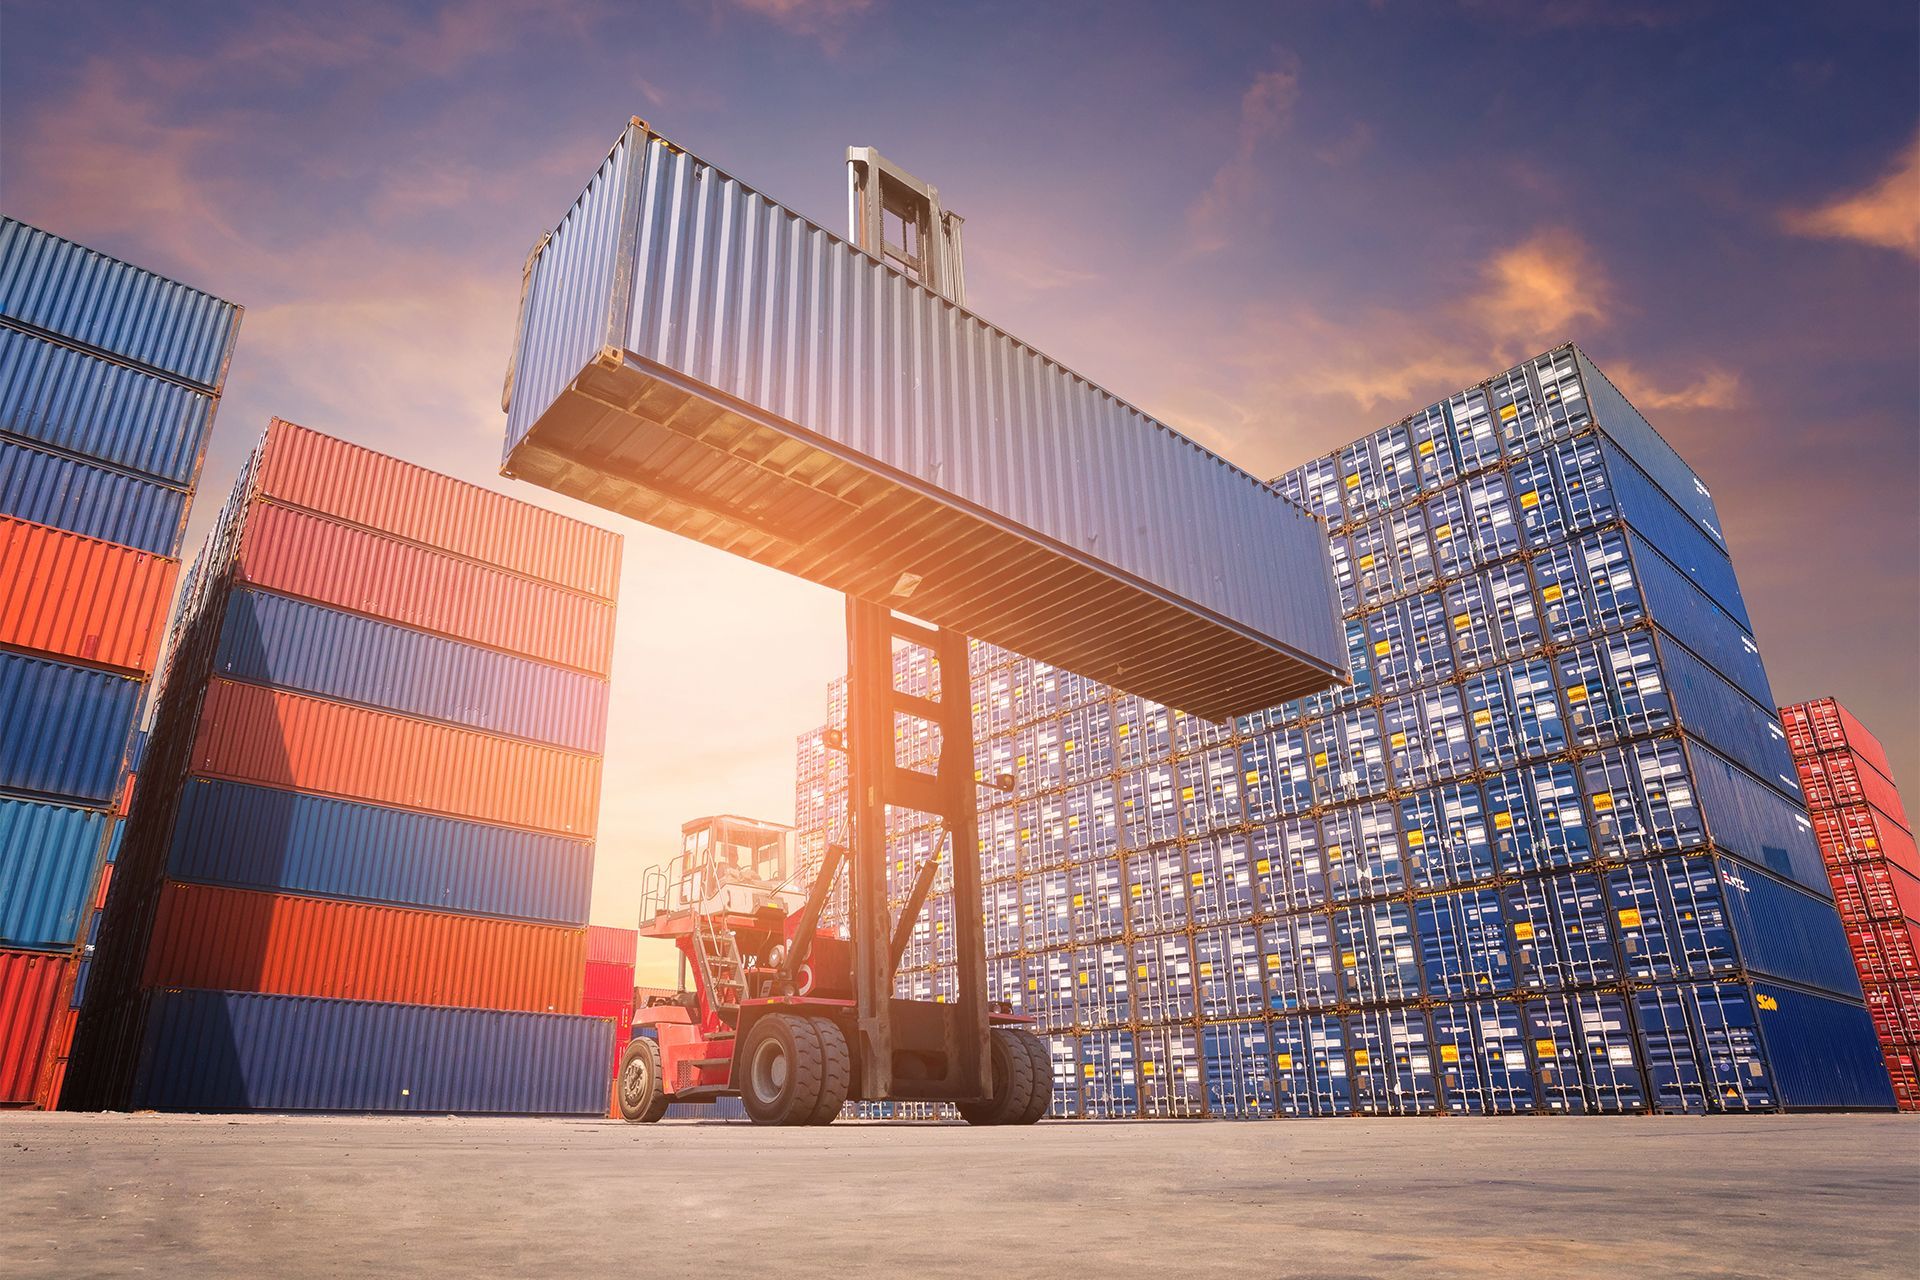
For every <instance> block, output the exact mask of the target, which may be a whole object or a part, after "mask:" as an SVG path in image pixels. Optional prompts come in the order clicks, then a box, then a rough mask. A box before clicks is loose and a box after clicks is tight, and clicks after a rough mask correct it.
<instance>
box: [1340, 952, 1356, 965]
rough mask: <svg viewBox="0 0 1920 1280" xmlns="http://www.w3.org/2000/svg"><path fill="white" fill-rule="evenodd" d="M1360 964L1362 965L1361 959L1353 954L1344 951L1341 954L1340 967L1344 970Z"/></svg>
mask: <svg viewBox="0 0 1920 1280" xmlns="http://www.w3.org/2000/svg"><path fill="white" fill-rule="evenodd" d="M1359 963H1360V957H1359V956H1357V955H1355V954H1354V953H1353V952H1351V951H1342V952H1341V953H1340V967H1341V968H1342V969H1351V968H1353V967H1354V966H1355V965H1357V964H1359Z"/></svg>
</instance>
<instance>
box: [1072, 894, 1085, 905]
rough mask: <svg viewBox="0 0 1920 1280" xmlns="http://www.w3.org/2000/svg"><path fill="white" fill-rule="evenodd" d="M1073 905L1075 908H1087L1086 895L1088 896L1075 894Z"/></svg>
mask: <svg viewBox="0 0 1920 1280" xmlns="http://www.w3.org/2000/svg"><path fill="white" fill-rule="evenodd" d="M1073 905H1074V906H1076V907H1084V906H1086V905H1087V895H1086V894H1084V893H1076V894H1074V895H1073Z"/></svg>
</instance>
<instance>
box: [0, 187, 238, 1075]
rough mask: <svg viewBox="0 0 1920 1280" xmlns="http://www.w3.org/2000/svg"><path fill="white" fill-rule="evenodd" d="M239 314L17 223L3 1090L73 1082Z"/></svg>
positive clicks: (4, 719)
mask: <svg viewBox="0 0 1920 1280" xmlns="http://www.w3.org/2000/svg"><path fill="white" fill-rule="evenodd" d="M239 324H240V308H238V307H236V306H234V305H233V304H232V303H229V302H223V301H221V300H220V299H218V298H214V297H212V296H210V295H208V294H205V293H201V292H200V291H198V290H196V289H190V288H188V287H187V286H185V285H181V284H177V283H175V282H173V281H170V280H166V279H163V278H161V277H159V276H156V275H153V274H151V273H149V272H146V271H142V270H141V269H139V268H138V267H134V266H131V265H129V264H127V263H125V262H120V261H117V260H115V259H113V258H109V257H107V256H105V255H103V254H99V253H95V252H93V251H92V250H89V249H85V248H82V247H81V246H79V245H76V244H73V243H71V242H70V241H66V240H62V239H60V238H59V237H57V236H53V235H49V234H47V233H46V232H44V231H40V230H37V229H35V228H33V227H30V226H27V225H26V224H24V223H20V222H16V221H14V220H13V219H11V218H0V1106H6V1105H31V1104H37V1105H41V1106H50V1105H52V1104H53V1103H54V1101H56V1100H57V1099H58V1097H59V1093H60V1088H61V1080H62V1076H63V1073H64V1069H65V1064H66V1057H67V1050H68V1046H69V1044H70V1043H71V1040H72V1037H73V1026H74V1018H75V1013H74V1009H75V1008H76V1007H77V1005H78V1003H79V998H80V995H81V994H82V986H81V984H82V982H83V980H84V976H85V968H84V964H85V954H86V950H87V944H86V937H85V931H84V926H85V924H86V922H87V920H88V918H89V914H90V911H91V908H92V907H93V905H94V903H95V902H96V901H97V898H98V895H99V894H100V893H101V892H103V891H104V889H105V885H104V884H103V883H102V881H103V879H104V876H105V870H104V868H103V862H104V859H105V855H106V853H107V851H108V850H109V848H110V836H111V833H112V832H113V830H114V829H115V814H116V812H117V811H118V810H119V809H120V808H121V806H122V804H123V801H124V797H125V793H126V788H125V785H124V782H123V775H124V771H125V767H126V765H127V759H128V753H129V744H130V742H131V740H132V734H133V728H134V721H135V719H136V717H137V715H138V713H139V708H140V705H141V702H142V699H143V697H144V695H145V692H146V686H147V683H148V680H149V678H150V677H151V675H152V674H153V664H154V660H155V656H156V651H157V649H158V647H159V642H160V633H161V625H162V623H163V621H164V619H165V616H166V608H167V604H168V601H169V600H170V599H171V598H172V595H173V589H174V584H175V581H176V579H177V577H178V575H179V568H180V562H179V555H180V542H181V539H182V537H183V536H184V534H185V527H186V515H187V508H188V505H189V504H190V503H191V501H192V497H193V489H194V485H195V483H196V482H197V480H198V478H199V474H200V464H201V459H202V457H203V456H204V453H205V446H206V440H207V433H208V430H209V428H210V427H211V425H212V421H213V414H214V410H215V407H216V406H217V404H218V402H219V398H220V392H221V387H222V385H223V383H224V382H225V379H226V370H227V362H228V359H229V356H230V355H231V353H232V350H233V343H234V338H235V335H236V333H237V332H238V329H239Z"/></svg>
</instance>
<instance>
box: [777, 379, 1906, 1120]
mask: <svg viewBox="0 0 1920 1280" xmlns="http://www.w3.org/2000/svg"><path fill="white" fill-rule="evenodd" d="M1276 484H1277V487H1279V488H1280V489H1281V490H1282V491H1283V492H1285V493H1286V494H1288V495H1289V496H1291V497H1293V498H1294V499H1295V500H1296V501H1298V502H1300V503H1301V504H1302V505H1304V506H1306V507H1307V508H1308V509H1309V510H1311V511H1313V512H1315V513H1316V514H1318V515H1319V516H1321V517H1322V518H1323V519H1324V520H1325V521H1326V522H1327V525H1328V527H1329V534H1330V541H1331V547H1332V555H1333V560H1334V569H1335V576H1336V579H1337V586H1338V592H1339V596H1340V599H1339V601H1338V606H1337V607H1338V608H1339V610H1340V612H1341V613H1342V615H1343V622H1342V625H1343V626H1344V628H1345V631H1346V635H1347V643H1348V651H1349V655H1350V677H1351V684H1350V685H1348V686H1346V687H1344V688H1339V689H1335V690H1333V691H1330V692H1328V693H1324V694H1319V695H1315V696H1313V697H1310V698H1306V699H1303V700H1300V701H1296V702H1293V703H1289V704H1287V705H1284V706H1279V707H1274V708H1271V709H1270V710H1268V711H1265V712H1262V713H1260V714H1257V715H1252V716H1245V717H1241V718H1240V719H1239V720H1237V721H1236V722H1234V723H1231V724H1213V723H1208V722H1205V721H1201V720H1198V719H1195V718H1193V717H1191V716H1186V715H1181V714H1177V713H1173V712H1170V711H1169V710H1168V709H1166V708H1164V707H1161V706H1158V705H1156V704H1153V703H1148V702H1144V701H1142V700H1141V699H1139V698H1136V697H1132V696H1129V695H1125V694H1121V693H1118V692H1116V691H1114V690H1112V689H1110V688H1107V687H1104V686H1102V685H1099V684H1097V683H1094V682H1092V681H1088V680H1085V679H1082V678H1080V677H1078V676H1075V675H1073V674H1071V673H1068V672H1065V671H1059V670H1055V669H1052V668H1050V667H1047V666H1045V665H1044V664H1040V663H1035V662H1032V661H1029V660H1027V659H1024V658H1021V657H1019V656H1017V655H1014V654H1011V653H1006V652H1004V651H1001V650H997V649H994V648H993V647H991V646H977V647H976V651H975V657H974V661H973V671H972V681H973V690H972V693H973V699H972V700H973V711H974V730H975V736H976V742H977V751H978V757H977V761H976V763H977V768H978V772H979V776H980V777H981V779H982V781H983V783H985V782H993V781H995V780H998V779H1000V778H1002V777H1009V776H1010V777H1011V779H1012V786H1013V790H1012V792H1011V794H1003V793H1001V792H999V791H997V790H995V789H991V788H986V789H983V790H982V791H981V793H980V795H981V810H980V843H981V849H982V863H983V866H982V878H983V880H984V881H985V889H984V895H985V899H986V900H985V902H984V904H983V905H984V908H985V915H986V922H987V940H986V941H987V953H988V980H989V987H990V994H991V995H992V996H993V997H994V998H996V999H999V1000H1002V1001H1005V1002H1006V1003H1008V1004H1010V1005H1012V1006H1013V1007H1014V1008H1015V1009H1016V1010H1017V1011H1019V1012H1021V1013H1024V1014H1026V1015H1028V1016H1030V1017H1032V1018H1034V1019H1035V1020H1036V1021H1037V1022H1038V1023H1039V1024H1040V1026H1041V1027H1042V1028H1043V1029H1044V1030H1045V1031H1046V1032H1048V1033H1049V1034H1050V1036H1051V1038H1052V1044H1053V1049H1054V1054H1055V1060H1056V1061H1055V1082H1056V1094H1055V1098H1054V1106H1053V1113H1054V1114H1055V1115H1058V1116H1091V1117H1133V1116H1186V1115H1201V1114H1211V1115H1226V1116H1275V1115H1278V1116H1337V1115H1356V1114H1442V1113H1456V1114H1503V1113H1535V1112H1537V1113H1548V1114H1565V1113H1599V1112H1636V1111H1663V1112H1685V1111H1752V1110H1772V1109H1779V1108H1833V1107H1890V1106H1891V1105H1892V1103H1893V1099H1892V1095H1891V1093H1890V1091H1889V1088H1888V1084H1887V1080H1886V1075H1885V1073H1884V1071H1883V1070H1882V1068H1881V1062H1880V1057H1879V1053H1878V1047H1877V1042H1876V1041H1875V1039H1874V1034H1873V1026H1872V1022H1871V1020H1870V1018H1869V1016H1868V1012H1867V1009H1866V1007H1865V1005H1864V1004H1863V1003H1862V996H1861V989H1860V984H1859V981H1858V979H1857V978H1856V976H1855V974H1854V972H1853V966H1852V963H1851V960H1850V958H1849V956H1848V953H1847V942H1846V937H1845V934H1844V932H1843V930H1842V928H1841V924H1840V918H1839V915H1838V914H1837V912H1836V910H1835V907H1834V904H1833V901H1832V898H1831V891H1830V889H1829V887H1828V883H1827V875H1826V871H1825V869H1824V867H1823V866H1822V863H1821V858H1820V851H1819V848H1818V845H1817V844H1816V842H1815V840H1814V838H1813V829H1812V825H1811V824H1810V822H1809V821H1808V818H1807V814H1806V811H1805V809H1804V807H1803V805H1802V802H1801V795H1800V789H1799V785H1798V782H1797V780H1796V777H1795V771H1794V768H1793V761H1792V759H1791V757H1790V755H1789V753H1788V751H1787V746H1786V740H1785V736H1784V734H1783V733H1782V731H1781V728H1780V725H1779V722H1778V720H1777V719H1776V718H1775V717H1774V715H1773V713H1772V707H1773V705H1774V704H1773V700H1772V696H1771V692H1770V690H1769V687H1768V684H1767V678H1766V673H1765V669H1764V667H1763V666H1762V664H1761V661H1760V653H1759V648H1758V645H1757V644H1756V643H1755V642H1754V639H1753V635H1752V631H1751V625H1750V622H1749V620H1748V615H1747V611H1746V607H1745V605H1744V602H1743V601H1742V599H1741V596H1740V590H1739V586H1738V583H1737V581H1736V579H1735V576H1734V571H1733V566H1732V563H1731V561H1730V559H1729V557H1728V553H1727V550H1726V546H1725V543H1724V540H1723V539H1722V537H1721V533H1720V525H1719V519H1718V516H1717V514H1716V512H1715V510H1714V506H1713V502H1712V499H1711V497H1710V495H1709V493H1708V490H1707V487H1706V486H1705V484H1703V483H1702V482H1701V481H1700V480H1699V479H1698V478H1697V477H1696V476H1695V475H1694V474H1693V472H1692V471H1691V470H1689V469H1688V468H1687V466H1686V464H1685V463H1684V462H1683V461H1682V460H1681V459H1680V458H1679V456H1678V455H1677V454H1675V453H1674V452H1673V450H1672V449H1671V448H1670V447H1669V446H1668V445H1667V444H1666V442H1665V441H1664V440H1662V439H1661V438H1660V436H1659V435H1658V434H1656V433H1655V432H1654V430H1653V428H1652V427H1651V426H1649V425H1648V424H1647V423H1646V421H1645V420H1644V419H1643V418H1641V416H1640V415H1639V414H1638V413H1637V412H1636V411H1635V410H1634V409H1633V408H1632V407H1631V406H1630V405H1629V404H1628V402H1627V401H1626V399H1625V398H1624V397H1623V396H1621V395H1620V393H1619V392H1618V391H1617V390H1615V389H1614V388H1613V386H1612V385H1611V384H1610V383H1608V382H1607V380H1606V379H1605V378H1604V377H1603V376H1602V375H1601V374H1600V373H1599V371H1598V370H1597V369H1595V368H1594V366H1593V365H1592V364H1591V363H1590V362H1589V361H1588V360H1587V359H1586V357H1585V356H1584V355H1583V354H1582V353H1580V352H1578V351H1576V350H1575V349H1574V348H1572V347H1563V348H1560V349H1558V350H1555V351H1552V352H1549V353H1547V354H1545V355H1543V356H1541V357H1539V358H1538V359H1535V360H1530V361H1528V362H1527V363H1525V364H1523V365H1520V366H1519V367H1517V368H1514V369H1511V370H1508V371H1507V372H1505V373H1503V374H1501V375H1499V376H1498V377H1495V378H1493V379H1491V380H1489V381H1487V382H1485V383H1482V384H1480V385H1479V386H1476V387H1472V388H1469V389H1467V390H1465V391H1463V392H1461V393H1460V394H1458V395H1456V396H1453V397H1451V398H1449V399H1448V400H1446V401H1443V402H1441V403H1439V404H1436V405H1433V406H1431V407H1429V408H1427V409H1425V410H1422V411H1421V412H1419V413H1416V414H1413V415H1411V416H1410V417H1408V418H1406V419H1403V420H1402V421H1400V422H1398V423H1395V424H1394V425H1392V426H1390V427H1387V428H1385V429H1384V430H1381V431H1379V432H1376V433H1375V434H1373V435H1371V436H1369V437H1367V438H1365V439H1362V440H1359V441H1356V442H1355V443H1353V444H1351V445H1349V446H1347V447H1346V448H1344V449H1341V450H1338V451H1337V452H1334V453H1332V454H1329V455H1327V456H1326V457H1323V458H1316V459H1314V460H1313V461H1311V462H1309V463H1308V464H1307V465H1305V466H1303V467H1301V468H1299V469H1298V470H1296V471H1293V472H1291V473H1289V474H1288V475H1287V476H1284V477H1282V478H1281V479H1280V480H1279V481H1277V482H1276ZM1258 571H1259V570H1258V566H1251V565H1223V566H1221V572H1222V573H1228V574H1255V573H1258ZM901 678H902V673H898V672H897V673H896V682H897V683H898V682H900V680H901ZM925 745H926V744H921V743H912V742H904V741H903V743H902V746H903V749H908V750H919V749H922V748H924V747H925ZM819 757H820V751H819V747H818V745H817V744H816V740H815V738H814V737H813V736H812V735H809V736H807V737H804V738H803V739H802V740H801V744H800V772H801V773H802V775H803V778H802V781H801V786H800V793H799V796H798V800H799V805H798V807H799V809H800V811H801V816H802V817H803V819H804V818H811V819H813V820H814V821H815V822H817V823H818V822H826V821H831V820H832V819H833V817H834V815H836V814H837V813H838V812H841V811H843V810H844V798H842V797H835V796H833V795H832V794H830V791H831V788H830V787H828V786H827V785H826V784H825V782H824V778H825V776H826V775H825V771H824V766H822V765H821V763H820V759H819ZM809 779H811V780H812V781H811V782H810V781H808V780H809ZM816 790H817V791H818V792H819V793H820V795H821V797H822V798H821V799H820V800H815V798H814V795H815V791H816ZM836 806H838V807H837V808H836ZM889 834H890V848H891V850H892V864H891V866H890V874H892V875H893V878H894V881H895V882H896V883H897V884H899V885H901V886H903V888H902V890H901V892H902V895H904V886H906V885H910V884H911V883H912V881H913V878H914V874H915V872H916V870H917V867H918V865H919V863H920V861H921V860H923V859H924V858H925V857H926V856H928V855H929V853H930V852H931V850H932V849H933V848H934V846H935V843H936V840H937V833H936V832H935V831H934V830H933V829H932V828H930V827H926V828H919V829H911V830H905V831H890V833H889ZM825 838H826V837H825V835H824V830H823V828H821V827H819V826H816V827H814V828H812V829H810V830H803V832H802V836H801V846H802V847H803V848H805V849H808V850H809V851H817V850H818V849H820V848H823V847H824V841H825ZM940 888H941V891H942V894H944V892H945V886H944V885H942V886H940ZM942 894H936V896H935V897H933V898H931V899H930V900H929V912H928V921H927V922H923V923H922V925H921V926H920V928H919V930H918V931H917V932H916V934H915V936H914V939H913V942H912V944H911V946H910V947H909V949H908V953H907V956H906V958H905V959H904V960H903V965H902V972H901V974H900V978H899V981H900V985H901V990H902V994H908V995H914V996H918V997H920V998H931V999H941V998H945V997H947V996H949V995H950V994H951V993H952V992H953V990H954V976H953V969H952V961H953V956H952V941H951V938H950V937H944V936H943V933H944V930H943V928H942V924H943V922H944V921H946V920H950V919H951V918H952V916H951V910H952V908H951V901H950V898H947V897H944V896H942Z"/></svg>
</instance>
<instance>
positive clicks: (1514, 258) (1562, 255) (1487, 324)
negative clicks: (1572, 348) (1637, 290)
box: [1468, 228, 1613, 352]
mask: <svg viewBox="0 0 1920 1280" xmlns="http://www.w3.org/2000/svg"><path fill="white" fill-rule="evenodd" d="M1481 277H1482V288H1481V290H1480V292H1479V293H1478V294H1476V295H1475V296H1474V297H1473V298H1472V300H1471V301H1470V303H1469V304H1468V305H1469V309H1470V310H1471V312H1472V313H1473V317H1474V319H1475V321H1476V322H1477V323H1478V325H1479V326H1480V327H1481V328H1482V329H1483V330H1484V332H1485V333H1486V334H1487V335H1488V336H1489V337H1491V338H1492V339H1493V340H1494V350H1495V351H1497V352H1509V351H1511V350H1513V349H1515V348H1525V349H1527V350H1529V351H1538V350H1544V349H1546V348H1547V347H1550V346H1552V345H1553V344H1554V343H1556V342H1563V341H1565V340H1567V339H1568V338H1569V337H1571V336H1572V334H1571V332H1570V330H1571V329H1572V328H1573V326H1575V325H1578V324H1580V323H1582V322H1584V323H1585V324H1587V325H1588V326H1590V327H1597V326H1600V325H1604V324H1605V323H1606V320H1607V311H1608V308H1609V306H1610V305H1611V300H1612V292H1613V290H1612V286H1611V284H1610V283H1609V282H1608V279H1607V276H1606V273H1605V271H1604V270H1602V269H1601V267H1600V264H1599V262H1598V261H1597V260H1596V259H1595V258H1594V256H1593V252H1592V250H1590V249H1589V248H1588V247H1587V245H1586V242H1585V241H1583V240H1582V239H1581V238H1580V237H1579V236H1578V235H1575V234H1574V233H1573V232H1571V231H1569V230H1566V229H1564V228H1552V229H1548V230H1544V231H1539V232H1536V233H1535V234H1534V235H1532V236H1530V237H1529V238H1528V239H1526V240H1524V241H1522V242H1521V243H1519V244H1516V245H1514V246H1512V247H1511V248H1508V249H1503V250H1501V251H1500V252H1499V253H1496V254H1495V255H1494V256H1493V258H1492V259H1491V260H1489V261H1488V262H1487V264H1486V266H1485V267H1484V268H1483V269H1482V272H1481Z"/></svg>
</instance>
